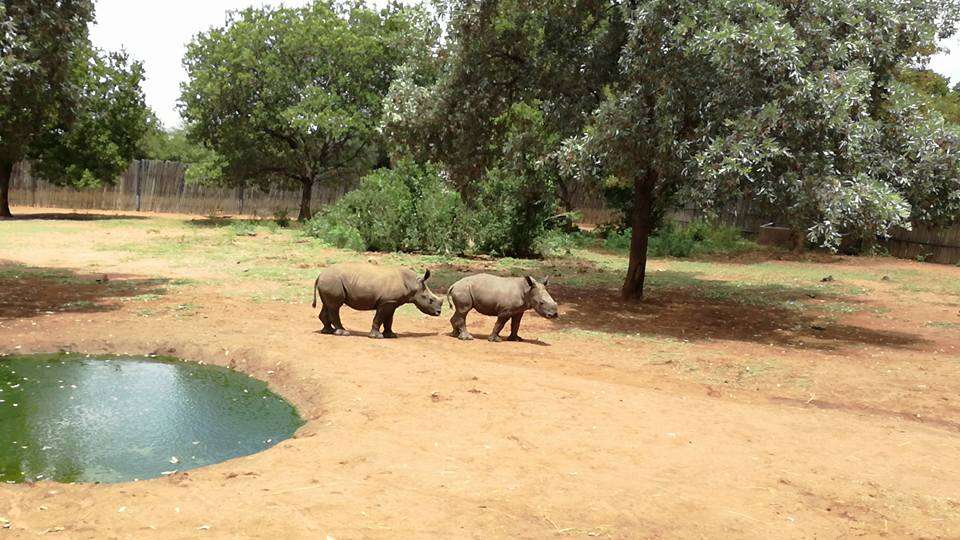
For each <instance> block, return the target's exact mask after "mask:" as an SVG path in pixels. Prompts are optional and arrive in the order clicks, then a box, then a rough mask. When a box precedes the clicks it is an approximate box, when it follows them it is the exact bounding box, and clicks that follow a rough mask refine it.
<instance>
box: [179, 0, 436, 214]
mask: <svg viewBox="0 0 960 540" xmlns="http://www.w3.org/2000/svg"><path fill="white" fill-rule="evenodd" d="M428 21H429V19H428V18H427V17H425V16H424V13H423V12H422V11H421V10H418V9H411V8H402V7H400V6H398V5H396V4H391V5H389V6H388V7H386V8H384V9H382V10H374V9H372V8H368V7H366V6H365V5H364V4H363V3H362V2H357V3H351V4H340V3H337V2H333V1H327V0H318V1H316V2H314V3H312V4H311V5H310V6H308V7H304V8H284V7H281V8H263V9H253V8H251V9H246V10H244V11H241V12H238V13H234V14H232V15H231V16H230V18H229V20H228V21H227V23H226V24H225V25H224V26H222V27H220V28H215V29H213V30H211V31H209V32H206V33H204V34H201V35H199V36H198V37H197V38H196V39H195V40H194V42H193V43H191V44H190V45H189V47H188V49H187V55H186V58H185V59H184V65H185V66H186V68H187V72H188V74H189V80H188V82H187V83H185V84H184V85H183V93H182V98H181V103H182V108H181V110H182V113H183V116H184V118H185V119H186V121H187V125H188V126H189V130H190V134H191V136H192V137H193V138H195V139H196V140H198V141H200V142H202V143H204V144H205V145H207V146H208V147H210V148H211V149H213V150H215V151H216V152H217V154H219V155H220V156H221V157H222V158H223V161H222V165H223V168H222V171H221V172H222V177H223V179H224V180H225V181H230V182H239V181H243V182H246V181H254V182H258V183H261V184H266V183H272V182H278V183H280V184H282V185H287V184H292V185H298V186H299V187H300V189H301V190H302V197H301V204H300V220H301V221H303V220H306V219H309V218H310V217H311V201H310V199H311V193H312V188H313V186H314V185H315V184H317V183H318V182H321V181H324V180H328V179H332V178H335V177H336V176H338V175H341V174H343V173H345V172H351V171H354V170H357V169H362V168H364V167H366V166H369V165H370V164H371V163H372V162H373V161H374V160H375V159H376V157H377V150H378V136H379V133H378V126H379V123H380V116H381V111H382V100H383V96H384V95H385V94H386V93H387V90H388V88H389V86H390V83H391V81H392V80H393V78H394V75H395V71H396V67H397V66H399V65H400V64H403V63H404V62H405V61H406V60H407V59H408V58H409V57H410V56H411V55H412V54H416V53H419V52H421V51H422V50H423V49H424V47H425V43H428V42H429V41H430V40H431V37H430V35H431V33H435V32H436V30H435V29H434V28H432V27H431V26H430V25H429V24H428Z"/></svg>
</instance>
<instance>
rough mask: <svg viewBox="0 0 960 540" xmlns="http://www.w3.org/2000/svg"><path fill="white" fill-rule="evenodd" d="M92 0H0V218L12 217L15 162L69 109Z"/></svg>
mask: <svg viewBox="0 0 960 540" xmlns="http://www.w3.org/2000/svg"><path fill="white" fill-rule="evenodd" d="M92 19H93V2H92V1H91V0H4V1H3V2H2V3H0V58H2V61H0V218H3V217H9V216H10V201H9V189H10V176H11V173H12V172H13V166H14V164H16V163H17V162H18V161H20V160H22V159H25V158H26V157H28V154H29V153H30V152H31V150H32V148H33V146H34V145H35V144H36V143H37V140H38V139H39V138H41V137H42V136H43V135H45V134H46V133H48V131H49V130H50V129H51V127H52V126H55V125H56V124H58V123H59V122H60V121H61V120H62V119H63V116H64V112H69V111H71V110H72V109H73V103H74V98H75V91H74V85H73V84H72V81H71V74H72V73H73V68H74V67H75V66H76V63H77V62H78V57H80V56H82V55H83V51H84V44H85V43H86V39H87V24H88V23H89V22H90V21H91V20H92Z"/></svg>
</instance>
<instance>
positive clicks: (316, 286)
mask: <svg viewBox="0 0 960 540" xmlns="http://www.w3.org/2000/svg"><path fill="white" fill-rule="evenodd" d="M319 288H320V276H317V279H316V281H314V282H313V307H314V308H316V307H317V289H319Z"/></svg>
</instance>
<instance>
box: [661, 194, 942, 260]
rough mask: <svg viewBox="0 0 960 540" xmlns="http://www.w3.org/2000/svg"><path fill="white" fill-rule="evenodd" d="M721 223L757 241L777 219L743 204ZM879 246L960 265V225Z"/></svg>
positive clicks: (917, 231)
mask: <svg viewBox="0 0 960 540" xmlns="http://www.w3.org/2000/svg"><path fill="white" fill-rule="evenodd" d="M702 217H703V213H702V212H699V211H698V210H696V209H693V208H683V209H680V210H677V211H675V212H673V213H671V219H673V220H675V221H677V222H680V223H690V222H691V221H693V220H695V219H699V218H702ZM718 221H719V222H720V223H722V224H724V225H729V226H732V227H737V228H739V229H740V231H741V232H743V234H744V235H745V236H747V237H749V238H756V237H757V236H758V235H759V233H760V227H762V226H763V225H765V224H767V223H770V222H774V221H776V219H774V218H771V217H770V216H769V215H763V214H761V213H759V212H757V211H756V210H755V209H753V208H752V207H751V205H750V204H749V202H747V201H740V202H739V203H737V204H735V205H732V206H730V207H728V208H727V209H725V210H723V211H721V212H720V215H719V217H718ZM878 245H879V246H882V247H884V248H886V250H887V251H888V252H889V253H890V255H892V256H894V257H897V258H900V259H916V260H922V261H926V262H936V263H942V264H960V225H954V226H952V227H945V228H934V227H924V226H915V227H914V228H913V230H910V231H908V230H905V229H895V230H893V231H892V232H891V234H890V238H888V239H886V240H883V241H879V242H878Z"/></svg>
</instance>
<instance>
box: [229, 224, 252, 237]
mask: <svg viewBox="0 0 960 540" xmlns="http://www.w3.org/2000/svg"><path fill="white" fill-rule="evenodd" d="M230 227H231V228H232V229H233V233H234V234H235V235H237V236H256V235H257V230H256V229H257V228H256V226H255V225H254V224H253V223H251V222H249V221H234V222H233V223H231V224H230Z"/></svg>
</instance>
